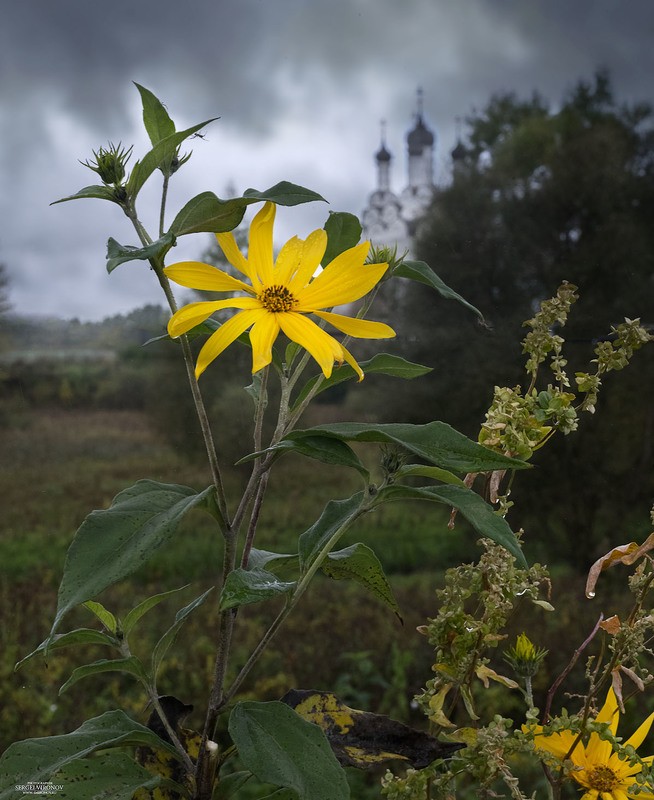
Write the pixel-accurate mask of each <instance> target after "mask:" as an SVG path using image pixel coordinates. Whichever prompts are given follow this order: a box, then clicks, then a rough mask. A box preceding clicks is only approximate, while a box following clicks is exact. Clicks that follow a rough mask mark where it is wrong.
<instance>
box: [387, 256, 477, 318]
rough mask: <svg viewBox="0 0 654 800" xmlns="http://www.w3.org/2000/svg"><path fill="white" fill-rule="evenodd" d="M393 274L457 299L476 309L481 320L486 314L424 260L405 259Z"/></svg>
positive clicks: (472, 309)
mask: <svg viewBox="0 0 654 800" xmlns="http://www.w3.org/2000/svg"><path fill="white" fill-rule="evenodd" d="M393 274H394V275H397V276H398V277H399V278H409V279H410V280H412V281H417V282H418V283H424V284H425V286H430V287H431V288H432V289H435V290H436V291H437V292H438V293H439V294H440V295H441V297H445V298H446V299H447V300H456V301H457V302H458V303H461V305H464V306H465V307H466V308H468V309H470V311H474V313H475V314H476V315H477V316H478V317H479V318H480V320H482V321H483V319H484V315H483V314H482V313H481V311H480V310H479V309H478V308H475V306H473V305H472V304H471V303H469V302H468V301H467V300H466V299H465V298H464V297H461V295H460V294H459V293H458V292H455V291H454V289H450V287H449V286H448V285H447V284H446V283H445V282H444V281H443V280H441V278H439V277H438V275H437V274H436V273H435V272H434V270H433V269H432V268H431V267H430V266H429V265H428V264H425V262H424V261H403V262H402V263H401V264H400V265H399V266H398V267H396V269H395V272H394V273H393Z"/></svg>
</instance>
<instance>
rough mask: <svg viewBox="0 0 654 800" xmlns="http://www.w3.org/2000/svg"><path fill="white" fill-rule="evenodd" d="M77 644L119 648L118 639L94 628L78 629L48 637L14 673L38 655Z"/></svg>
mask: <svg viewBox="0 0 654 800" xmlns="http://www.w3.org/2000/svg"><path fill="white" fill-rule="evenodd" d="M75 644H103V645H109V646H110V647H119V642H118V640H117V639H114V637H113V636H108V635H107V634H106V633H103V632H102V631H96V630H94V629H93V628H77V629H76V630H74V631H68V633H57V634H55V636H53V637H48V638H47V639H46V640H45V641H43V642H41V644H40V645H39V646H38V647H37V648H36V650H33V651H32V652H31V653H30V654H29V655H27V656H25V658H23V659H21V660H20V661H19V662H18V663H17V664H16V666H15V667H14V671H15V670H17V669H20V667H22V666H23V664H26V663H27V662H28V661H30V660H31V659H32V658H34V656H35V655H37V654H38V653H45V652H46V651H50V650H59V649H60V648H62V647H71V646H72V645H75Z"/></svg>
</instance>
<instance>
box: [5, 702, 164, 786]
mask: <svg viewBox="0 0 654 800" xmlns="http://www.w3.org/2000/svg"><path fill="white" fill-rule="evenodd" d="M139 745H146V746H150V747H155V748H158V749H163V750H166V751H167V752H169V753H171V754H172V755H174V756H175V757H176V758H179V754H178V753H177V751H176V750H175V748H174V747H173V746H172V745H170V744H168V743H167V742H164V741H163V740H162V739H160V738H159V737H158V736H157V735H156V734H155V733H153V732H152V731H151V730H150V729H149V728H146V727H145V726H144V725H139V723H138V722H135V721H134V720H132V719H130V718H129V717H128V716H127V715H126V714H124V713H123V712H122V711H107V712H106V713H105V714H103V715H102V716H100V717H94V718H93V719H89V720H87V721H86V722H85V723H84V724H83V725H81V726H80V727H79V728H78V729H77V730H75V731H72V732H71V733H66V734H63V735H62V736H47V737H44V738H40V739H25V740H24V741H22V742H15V743H14V744H12V745H10V746H9V747H8V748H7V750H5V752H4V753H3V755H2V756H1V757H0V800H22V798H23V797H24V794H23V792H22V791H19V790H17V789H16V786H21V785H24V784H26V783H42V782H45V781H47V780H49V779H50V778H51V777H52V775H53V774H55V773H56V772H58V771H59V770H61V769H62V768H63V767H65V766H66V764H69V763H71V762H72V761H75V760H76V759H78V758H84V757H85V756H88V755H90V754H91V753H93V752H95V751H96V750H105V749H108V748H114V747H137V746H139Z"/></svg>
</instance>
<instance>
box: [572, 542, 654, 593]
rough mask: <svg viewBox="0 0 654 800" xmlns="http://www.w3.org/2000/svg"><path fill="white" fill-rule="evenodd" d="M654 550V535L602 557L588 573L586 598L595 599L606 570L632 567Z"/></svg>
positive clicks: (619, 547)
mask: <svg viewBox="0 0 654 800" xmlns="http://www.w3.org/2000/svg"><path fill="white" fill-rule="evenodd" d="M652 548H654V533H650V535H649V536H648V537H647V539H645V541H644V542H643V543H642V544H638V542H629V544H621V545H619V546H618V547H614V548H613V549H612V550H609V552H608V553H606V555H603V556H601V557H600V558H598V559H597V561H596V562H595V563H594V564H593V566H592V567H591V568H590V570H589V571H588V579H587V581H586V597H595V586H596V584H597V579H598V578H599V576H600V574H601V573H602V572H604V570H605V569H608V568H609V567H612V566H614V565H615V564H626V565H627V566H630V565H631V564H633V563H634V562H636V561H638V559H639V558H640V557H641V556H644V555H645V553H648V552H649V551H650V550H652Z"/></svg>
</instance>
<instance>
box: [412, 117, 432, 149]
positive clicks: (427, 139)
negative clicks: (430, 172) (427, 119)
mask: <svg viewBox="0 0 654 800" xmlns="http://www.w3.org/2000/svg"><path fill="white" fill-rule="evenodd" d="M407 143H408V145H409V155H411V156H419V155H420V154H421V153H422V151H423V150H424V149H425V147H432V146H433V144H434V134H433V133H432V132H431V131H430V130H429V128H428V127H427V126H426V125H425V123H424V121H423V119H422V117H421V116H420V115H418V119H417V120H416V126H415V128H414V129H413V130H412V131H409V135H408V136H407Z"/></svg>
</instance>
